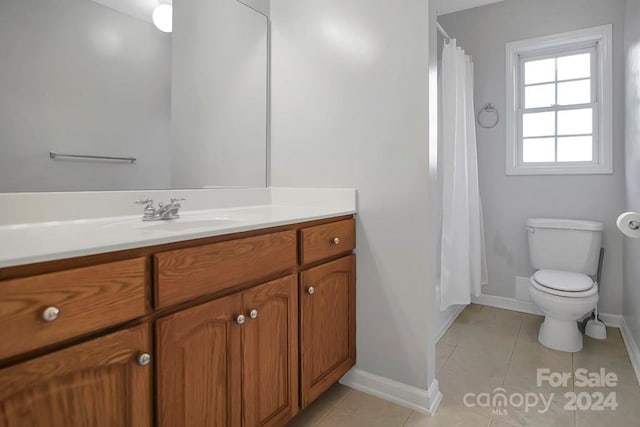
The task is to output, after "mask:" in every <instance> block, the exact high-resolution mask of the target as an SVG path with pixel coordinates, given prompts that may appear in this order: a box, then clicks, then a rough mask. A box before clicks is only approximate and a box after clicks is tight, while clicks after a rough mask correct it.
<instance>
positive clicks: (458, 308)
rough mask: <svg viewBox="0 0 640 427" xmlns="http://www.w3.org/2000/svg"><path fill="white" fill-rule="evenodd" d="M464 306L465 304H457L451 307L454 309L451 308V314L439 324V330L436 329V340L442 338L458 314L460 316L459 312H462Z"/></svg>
mask: <svg viewBox="0 0 640 427" xmlns="http://www.w3.org/2000/svg"><path fill="white" fill-rule="evenodd" d="M466 307H467V306H466V305H458V306H454V307H453V308H454V310H452V313H451V316H450V317H449V318H448V319H446V320H445V321H444V322H443V323H442V324H441V325H440V331H438V338H437V339H436V342H438V341H440V338H442V336H443V335H444V334H445V333H446V332H447V330H448V329H449V327H450V326H451V325H452V324H453V322H455V321H456V319H457V318H458V316H460V313H462V312H463V311H464V309H465V308H466Z"/></svg>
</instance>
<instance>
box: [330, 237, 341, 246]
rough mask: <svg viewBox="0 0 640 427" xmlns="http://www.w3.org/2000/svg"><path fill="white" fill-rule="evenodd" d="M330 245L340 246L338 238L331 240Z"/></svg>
mask: <svg viewBox="0 0 640 427" xmlns="http://www.w3.org/2000/svg"><path fill="white" fill-rule="evenodd" d="M331 243H333V244H334V245H339V244H340V238H339V237H334V238H333V239H331Z"/></svg>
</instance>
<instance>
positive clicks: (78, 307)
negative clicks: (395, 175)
mask: <svg viewBox="0 0 640 427" xmlns="http://www.w3.org/2000/svg"><path fill="white" fill-rule="evenodd" d="M354 224H355V221H354V220H353V218H350V217H340V218H336V219H324V220H319V221H315V222H310V223H303V224H293V225H285V226H281V227H274V228H272V229H269V230H263V231H250V232H246V233H237V234H234V235H228V236H218V237H212V238H206V239H200V240H197V241H195V240H194V241H190V242H176V243H169V244H166V245H160V246H155V247H147V248H138V249H132V250H128V251H122V252H115V253H110V254H102V255H92V256H88V257H82V258H75V259H70V260H61V261H51V262H47V263H42V264H34V265H31V266H26V267H24V268H22V267H10V268H7V269H0V278H1V279H0V321H2V324H3V325H5V327H4V328H3V329H0V427H14V426H16V427H17V426H19V427H23V426H38V427H41V426H45V427H48V426H51V427H58V426H65V427H66V426H79V427H80V426H82V427H84V426H97V427H102V426H105V427H111V426H118V427H120V426H122V427H151V426H152V425H158V426H162V427H180V426H185V427H191V426H198V427H201V426H202V427H207V426H211V427H223V426H224V427H281V426H284V425H285V424H286V423H287V422H288V421H289V420H291V419H292V418H293V417H294V416H295V415H296V414H297V413H298V411H299V408H300V407H306V406H307V405H309V404H310V403H311V402H312V401H313V400H315V399H316V398H317V397H318V396H320V395H321V394H322V393H323V392H324V391H326V390H327V389H328V388H329V387H330V386H331V385H332V384H334V383H335V382H336V381H338V379H339V378H340V377H341V376H342V375H343V374H344V373H346V372H347V370H348V369H349V368H351V367H352V366H353V365H354V363H355V357H356V354H355V256H354V255H353V249H354V247H355V226H354Z"/></svg>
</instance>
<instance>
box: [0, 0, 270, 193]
mask: <svg viewBox="0 0 640 427" xmlns="http://www.w3.org/2000/svg"><path fill="white" fill-rule="evenodd" d="M161 4H169V5H172V8H173V19H172V27H173V28H172V32H163V31H161V30H160V29H159V28H158V27H157V26H156V25H154V24H153V19H152V15H153V13H154V11H155V10H156V8H157V7H158V6H159V5H161ZM268 11H269V0H242V1H241V0H173V2H171V1H170V0H2V1H1V2H0V192H33V191H38V192H41V191H92V190H134V189H177V188H217V187H256V186H265V185H266V184H267V153H268V148H267V144H268V96H269V94H268V63H269V61H268V55H269V47H268V42H269V37H268V31H269V30H268V27H269V21H268ZM169 23H170V24H171V21H170V22H169ZM165 25H166V24H165ZM159 26H160V27H162V24H160V25H159ZM163 29H164V30H167V28H163ZM76 156H86V157H76Z"/></svg>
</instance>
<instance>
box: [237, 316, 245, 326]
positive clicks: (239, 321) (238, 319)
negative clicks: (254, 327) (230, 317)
mask: <svg viewBox="0 0 640 427" xmlns="http://www.w3.org/2000/svg"><path fill="white" fill-rule="evenodd" d="M246 321H247V318H246V317H244V314H239V315H238V317H236V323H237V324H238V325H244V322H246Z"/></svg>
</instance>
